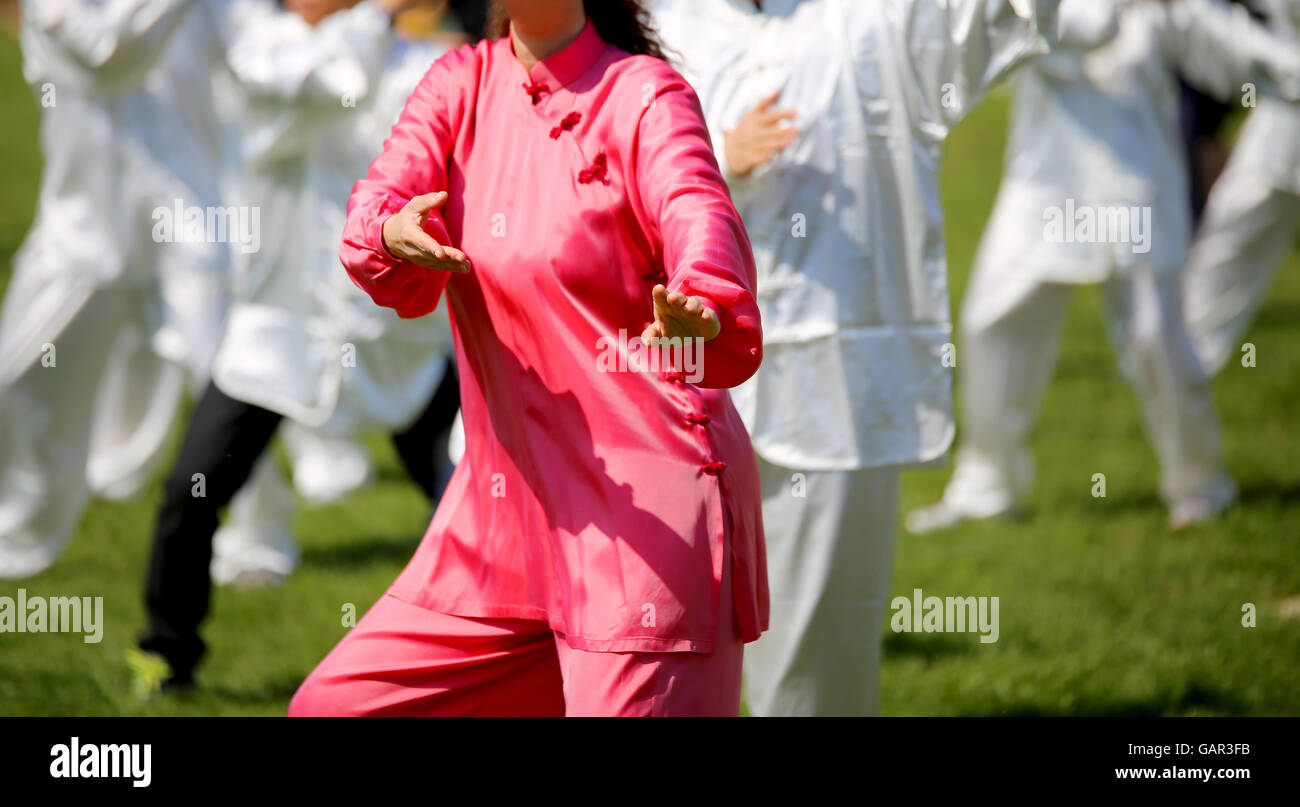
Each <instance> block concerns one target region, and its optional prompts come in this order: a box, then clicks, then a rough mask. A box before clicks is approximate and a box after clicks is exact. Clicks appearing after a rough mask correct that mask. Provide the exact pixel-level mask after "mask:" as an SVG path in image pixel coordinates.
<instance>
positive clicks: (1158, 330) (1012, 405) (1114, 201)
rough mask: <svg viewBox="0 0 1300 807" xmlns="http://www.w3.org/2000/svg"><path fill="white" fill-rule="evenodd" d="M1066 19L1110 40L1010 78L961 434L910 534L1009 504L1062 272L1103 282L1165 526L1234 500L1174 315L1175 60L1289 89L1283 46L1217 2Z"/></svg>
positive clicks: (966, 314) (1180, 168)
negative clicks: (950, 464) (1003, 154)
mask: <svg viewBox="0 0 1300 807" xmlns="http://www.w3.org/2000/svg"><path fill="white" fill-rule="evenodd" d="M1078 13H1079V14H1080V15H1082V16H1091V17H1092V18H1094V23H1093V27H1094V28H1096V29H1097V30H1102V29H1104V28H1106V22H1107V21H1108V20H1109V21H1112V23H1113V24H1112V26H1111V27H1112V28H1113V31H1112V33H1113V36H1112V37H1110V38H1109V39H1105V38H1103V41H1104V44H1102V45H1101V46H1099V47H1096V48H1093V49H1091V50H1080V51H1070V50H1062V51H1059V52H1057V53H1053V54H1052V55H1050V56H1047V57H1044V58H1042V59H1040V60H1038V61H1037V62H1035V64H1034V65H1033V66H1032V67H1031V68H1029V69H1027V70H1026V71H1024V72H1023V73H1022V74H1021V75H1020V77H1019V82H1018V85H1017V87H1016V100H1015V107H1014V110H1013V113H1012V123H1011V133H1010V138H1009V142H1008V145H1007V158H1006V170H1005V176H1004V179H1003V184H1002V188H1001V189H1000V191H999V194H998V199H997V202H996V205H995V207H994V211H993V214H992V218H991V220H990V221H989V224H988V227H987V229H986V231H985V234H984V239H983V241H982V243H981V246H980V251H979V254H978V256H977V259H976V265H975V270H974V276H973V278H972V280H971V285H970V289H969V291H968V292H967V295H966V300H965V303H964V305H963V309H962V335H963V349H962V354H961V362H960V367H961V374H962V383H963V384H964V385H965V386H964V390H965V395H964V397H963V413H964V418H965V422H964V429H965V431H964V437H963V446H962V449H961V451H960V452H959V454H958V460H957V464H956V468H955V470H954V472H953V476H952V479H951V480H950V481H949V483H948V486H947V488H946V490H945V491H944V494H943V498H942V500H941V501H940V502H939V503H938V504H936V505H933V506H930V507H928V508H923V509H921V510H918V511H914V512H912V513H910V514H908V518H907V522H906V524H907V527H908V529H909V530H910V531H913V532H918V533H921V532H927V531H929V530H933V529H938V528H941V527H946V526H950V525H952V524H954V523H957V522H959V521H960V520H962V519H980V518H990V517H994V516H998V515H1002V514H1006V513H1009V512H1011V511H1013V510H1014V509H1016V508H1017V506H1018V505H1019V503H1020V502H1021V501H1022V500H1023V498H1024V496H1025V495H1026V493H1027V491H1028V489H1029V486H1030V483H1031V481H1032V457H1031V455H1030V452H1029V449H1028V446H1027V444H1026V442H1027V439H1028V435H1029V431H1030V429H1031V427H1032V425H1033V422H1034V417H1035V412H1036V409H1037V407H1038V403H1039V400H1040V398H1041V395H1042V392H1043V389H1044V388H1045V387H1046V385H1047V383H1048V381H1049V380H1050V377H1051V372H1052V368H1053V365H1054V364H1055V360H1056V353H1057V348H1058V345H1059V342H1060V335H1061V330H1062V327H1063V323H1064V318H1065V308H1066V303H1067V301H1068V299H1069V295H1070V292H1071V290H1072V289H1073V288H1074V287H1075V286H1077V285H1080V284H1102V286H1103V288H1104V291H1105V301H1106V306H1107V311H1108V326H1109V327H1108V330H1109V333H1110V336H1111V341H1112V343H1113V344H1114V347H1115V350H1116V353H1117V354H1118V356H1119V360H1120V364H1121V367H1122V368H1123V370H1124V372H1125V375H1126V376H1127V377H1128V379H1129V381H1130V383H1132V384H1133V386H1134V388H1135V390H1136V391H1137V393H1138V396H1139V399H1140V401H1141V404H1142V408H1143V415H1144V420H1145V424H1146V428H1147V432H1148V434H1149V435H1150V437H1151V440H1152V443H1153V444H1154V447H1155V451H1156V455H1157V457H1158V458H1159V460H1160V464H1161V480H1160V495H1161V497H1162V499H1163V500H1164V501H1165V502H1166V504H1167V506H1168V507H1169V511H1170V522H1171V526H1172V527H1173V528H1174V529H1175V530H1177V529H1183V528H1185V527H1187V526H1190V525H1191V524H1195V523H1197V522H1199V521H1202V520H1204V519H1207V518H1209V517H1211V516H1213V515H1214V514H1216V513H1217V512H1219V511H1220V510H1222V509H1223V508H1225V507H1226V506H1228V505H1229V504H1230V503H1231V501H1232V500H1233V498H1234V496H1235V487H1234V485H1233V483H1232V481H1231V479H1230V478H1229V477H1228V475H1227V473H1226V471H1225V470H1224V467H1223V461H1222V457H1221V454H1220V446H1219V428H1218V421H1217V419H1216V417H1215V414H1214V411H1213V406H1212V403H1211V399H1210V394H1209V387H1208V379H1207V377H1206V375H1205V373H1204V372H1203V371H1202V370H1201V366H1200V362H1199V361H1198V360H1197V358H1196V356H1195V353H1194V352H1193V350H1192V346H1191V341H1190V339H1189V338H1188V335H1187V331H1186V328H1185V326H1184V324H1183V318H1182V295H1181V289H1180V282H1179V280H1180V279H1179V273H1180V271H1181V269H1182V267H1183V265H1184V263H1185V262H1186V259H1187V253H1188V246H1189V244H1190V241H1191V227H1192V225H1191V210H1190V206H1189V205H1188V203H1187V198H1188V191H1187V186H1188V173H1187V165H1186V159H1185V152H1184V149H1183V148H1182V145H1181V139H1180V135H1179V129H1178V117H1177V116H1178V89H1177V84H1176V75H1175V71H1177V70H1181V71H1182V74H1183V76H1184V78H1185V80H1187V81H1188V82H1189V83H1190V84H1193V85H1194V86H1196V87H1197V88H1198V89H1200V90H1202V91H1203V92H1205V93H1206V94H1208V95H1211V96H1213V97H1216V98H1219V99H1222V100H1227V99H1229V98H1232V97H1234V96H1235V94H1236V93H1239V92H1240V91H1241V87H1242V85H1243V84H1244V83H1246V82H1258V83H1259V85H1260V87H1261V88H1265V89H1271V90H1272V91H1277V92H1282V93H1283V94H1286V95H1288V96H1289V95H1291V94H1293V93H1294V92H1295V91H1296V89H1297V86H1296V78H1297V75H1298V74H1297V73H1296V68H1297V63H1298V62H1300V52H1298V51H1296V50H1295V49H1292V48H1289V47H1287V46H1286V45H1285V43H1283V42H1282V41H1280V40H1279V39H1277V38H1276V37H1273V36H1271V35H1269V34H1268V32H1267V31H1266V29H1264V28H1263V27H1261V26H1260V25H1258V24H1257V23H1256V22H1255V21H1253V20H1252V19H1251V18H1250V16H1249V14H1248V13H1247V12H1246V10H1245V9H1243V8H1240V7H1229V6H1227V5H1225V4H1223V3H1220V2H1218V1H1217V0H1175V1H1174V2H1171V3H1167V4H1166V3H1158V2H1134V3H1131V4H1129V3H1122V2H1116V3H1110V2H1096V3H1090V4H1087V5H1080V6H1079V7H1078ZM1096 470H1102V469H1096ZM1089 473H1091V472H1089ZM1087 481H1088V480H1087V479H1085V482H1084V483H1081V485H1083V487H1081V490H1087V487H1086V484H1087Z"/></svg>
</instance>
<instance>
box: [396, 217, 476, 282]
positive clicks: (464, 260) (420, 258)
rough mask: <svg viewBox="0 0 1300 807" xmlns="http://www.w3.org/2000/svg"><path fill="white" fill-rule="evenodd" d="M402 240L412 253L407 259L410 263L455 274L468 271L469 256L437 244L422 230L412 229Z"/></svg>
mask: <svg viewBox="0 0 1300 807" xmlns="http://www.w3.org/2000/svg"><path fill="white" fill-rule="evenodd" d="M404 240H405V241H406V246H407V247H408V248H409V249H410V250H411V251H412V252H413V253H414V254H412V255H411V256H410V257H409V258H408V260H410V261H411V262H412V263H417V264H419V265H420V266H424V267H427V268H429V269H440V270H445V271H448V272H456V273H457V274H466V273H468V272H469V270H470V263H469V256H467V255H466V254H465V253H464V252H461V251H460V250H458V249H456V248H454V247H445V246H443V245H442V244H439V243H438V242H437V241H435V240H434V239H433V237H432V236H430V235H429V234H428V233H426V232H425V231H424V230H422V229H419V228H413V229H412V231H411V232H409V233H407V234H406V236H405V239H404Z"/></svg>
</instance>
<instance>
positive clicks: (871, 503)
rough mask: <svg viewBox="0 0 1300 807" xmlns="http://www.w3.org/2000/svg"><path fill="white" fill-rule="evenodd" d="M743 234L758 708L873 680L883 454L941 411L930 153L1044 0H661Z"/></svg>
mask: <svg viewBox="0 0 1300 807" xmlns="http://www.w3.org/2000/svg"><path fill="white" fill-rule="evenodd" d="M652 11H653V13H654V18H655V22H656V24H657V25H658V27H659V30H660V32H661V34H662V36H663V39H664V41H665V43H666V44H667V45H668V47H669V48H670V49H672V50H673V51H675V52H676V53H677V54H679V55H680V56H681V61H682V64H681V65H680V67H681V69H682V71H683V73H684V75H685V76H686V78H687V79H688V80H689V81H690V82H691V83H692V85H693V86H694V87H695V88H696V90H697V92H698V93H699V96H700V100H701V103H702V105H703V107H704V112H705V117H706V119H707V121H708V122H709V125H710V128H711V130H712V132H713V136H714V140H715V149H716V152H717V154H718V156H719V160H720V162H721V163H722V167H723V169H724V173H725V175H726V176H727V177H728V180H729V182H730V183H731V189H732V195H733V197H734V200H735V203H736V206H737V208H738V209H739V211H740V213H741V215H742V217H743V218H744V220H745V224H746V227H747V229H748V230H749V234H750V238H751V240H752V241H753V246H754V256H755V259H756V262H757V266H758V301H759V305H760V307H761V310H762V315H763V334H764V346H763V350H764V360H763V365H762V367H760V368H759V370H758V373H757V374H756V375H755V376H754V378H753V379H752V380H751V381H750V382H748V383H747V384H745V385H743V386H742V387H740V388H738V389H736V390H733V397H734V399H735V401H736V404H737V407H738V409H739V410H740V412H741V415H742V417H744V419H745V422H746V425H747V426H748V427H749V430H750V434H751V437H752V439H753V443H754V449H755V451H756V452H757V454H758V461H759V468H760V473H761V475H762V482H763V519H764V531H765V533H766V536H767V557H768V576H769V583H770V586H771V598H772V616H771V627H770V629H769V630H768V632H767V633H765V634H764V635H763V636H762V637H761V638H760V639H759V640H758V641H757V642H754V643H753V644H751V645H750V646H749V647H747V648H746V650H745V663H744V666H745V670H744V673H745V675H744V689H745V693H744V694H745V701H746V703H747V705H748V707H749V710H750V712H751V713H752V714H755V715H761V716H766V715H857V714H866V713H870V712H873V711H875V710H876V709H877V708H878V702H879V687H878V685H877V680H878V659H879V649H880V636H881V630H882V628H883V623H884V618H885V611H886V604H887V602H888V600H889V586H890V577H891V572H892V569H893V550H894V543H895V537H896V534H897V521H898V490H899V474H900V472H901V470H902V469H903V468H906V467H909V466H914V465H918V464H922V463H928V462H931V461H935V460H938V459H940V458H942V457H943V456H944V455H945V453H946V451H947V450H948V446H949V443H950V442H951V440H952V437H953V433H954V426H953V414H952V404H951V398H950V379H949V371H948V368H947V367H946V366H945V353H946V352H947V350H948V346H949V342H950V340H951V328H950V324H949V314H948V286H947V267H946V256H945V249H944V232H943V215H942V210H941V208H940V205H939V167H940V157H941V149H942V146H943V141H944V138H945V137H946V136H947V134H948V132H949V131H950V130H951V128H952V127H953V126H954V125H955V124H956V123H957V121H959V120H960V119H961V118H962V117H963V116H964V115H966V113H967V112H969V111H970V110H971V109H972V108H973V107H974V106H975V105H976V104H977V103H978V102H979V100H980V98H981V97H982V96H983V95H984V94H985V92H986V91H987V90H988V89H989V87H990V86H991V85H993V84H994V83H995V82H997V81H998V80H999V79H1000V78H1002V77H1003V76H1004V75H1006V74H1007V73H1008V72H1010V71H1011V70H1012V69H1013V68H1015V67H1016V66H1017V65H1018V64H1020V63H1021V62H1023V61H1025V60H1027V59H1029V58H1030V57H1033V56H1035V55H1037V54H1040V53H1043V52H1045V51H1046V50H1047V47H1048V40H1049V38H1050V35H1051V34H1053V33H1054V31H1053V29H1052V25H1053V19H1054V17H1055V11H1056V0H1051V2H1019V1H1015V2H1008V1H1007V0H947V2H943V1H941V0H882V1H881V2H878V3H863V2H857V1H856V0H804V1H803V2H796V1H795V0H769V2H763V3H762V4H761V8H760V6H759V4H758V3H755V2H752V0H661V1H660V2H658V3H655V4H653V5H652Z"/></svg>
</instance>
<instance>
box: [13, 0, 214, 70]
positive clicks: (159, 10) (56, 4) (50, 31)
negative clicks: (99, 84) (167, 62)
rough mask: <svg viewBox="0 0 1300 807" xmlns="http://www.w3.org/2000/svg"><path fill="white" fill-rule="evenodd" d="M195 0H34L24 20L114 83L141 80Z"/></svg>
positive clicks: (75, 61) (27, 5)
mask: <svg viewBox="0 0 1300 807" xmlns="http://www.w3.org/2000/svg"><path fill="white" fill-rule="evenodd" d="M192 4H193V0H106V1H105V2H102V3H91V2H85V0H31V2H24V3H23V4H22V12H23V22H24V24H25V25H28V26H31V27H32V28H33V29H34V30H35V31H37V32H39V33H40V34H41V35H42V36H43V37H44V38H45V39H46V40H47V41H48V42H49V43H50V44H51V45H53V47H54V48H56V49H57V50H58V51H59V52H60V53H61V54H62V55H63V56H64V57H65V58H67V59H68V61H69V62H70V63H72V64H76V65H78V66H80V67H81V68H83V69H85V70H86V71H87V72H92V73H96V74H98V77H99V78H100V79H102V80H108V81H109V82H110V83H131V82H136V81H140V80H142V79H143V78H144V76H145V74H146V73H148V71H149V70H150V68H152V67H153V65H154V63H155V62H156V61H157V59H158V57H159V55H160V54H161V53H162V51H163V49H164V48H165V47H166V46H167V43H168V41H169V40H170V39H171V35H172V33H173V32H175V30H176V27H177V25H178V24H179V23H180V21H181V20H182V19H184V16H185V14H186V12H188V11H189V9H190V6H191V5H192Z"/></svg>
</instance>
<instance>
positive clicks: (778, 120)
mask: <svg viewBox="0 0 1300 807" xmlns="http://www.w3.org/2000/svg"><path fill="white" fill-rule="evenodd" d="M780 97H781V93H780V92H779V91H778V92H774V93H772V94H771V95H769V96H768V97H766V98H764V99H763V100H762V101H759V102H758V105H757V106H755V107H754V108H753V109H751V110H749V112H746V113H745V116H744V117H743V118H741V119H740V122H739V123H737V124H736V128H734V129H732V130H730V131H728V132H725V133H724V134H723V149H724V151H725V152H726V154H725V155H724V156H725V157H726V160H727V170H728V171H730V172H731V173H732V174H733V175H734V176H738V177H743V176H748V175H749V174H750V172H752V171H753V170H754V169H755V168H758V167H759V166H760V165H765V164H766V163H768V162H771V160H772V158H773V157H775V156H776V155H777V153H778V152H780V151H782V150H783V149H785V148H787V147H789V145H790V144H791V143H793V142H794V139H795V138H796V137H798V136H799V130H798V129H797V128H795V127H794V126H791V125H789V121H791V120H793V119H794V118H795V117H796V114H797V113H795V112H794V110H790V109H772V107H773V106H774V105H775V104H776V102H777V99H779V98H780Z"/></svg>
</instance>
